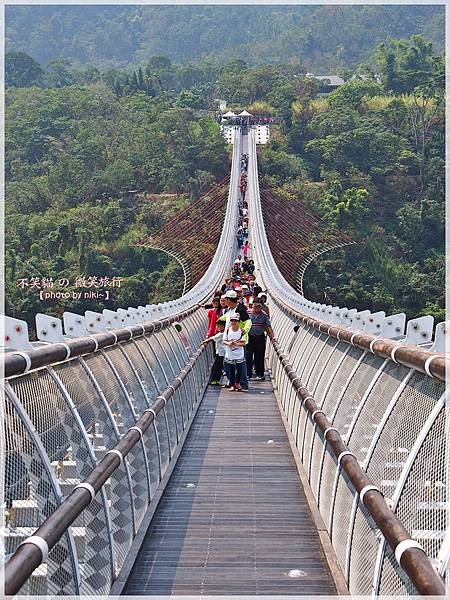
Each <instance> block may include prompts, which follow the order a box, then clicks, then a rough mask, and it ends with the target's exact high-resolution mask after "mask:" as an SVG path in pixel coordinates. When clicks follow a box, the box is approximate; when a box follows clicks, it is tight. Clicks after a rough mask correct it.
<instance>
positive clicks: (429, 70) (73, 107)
mask: <svg viewBox="0 0 450 600" xmlns="http://www.w3.org/2000/svg"><path fill="white" fill-rule="evenodd" d="M371 53H372V55H373V57H374V58H373V60H374V70H375V72H376V73H379V75H380V77H381V82H379V81H378V80H377V78H374V77H373V74H372V73H373V72H372V71H371V70H370V69H369V68H367V69H362V68H361V69H360V74H361V78H356V79H353V80H349V81H348V82H347V83H345V85H343V86H341V87H340V88H339V89H338V90H337V91H335V92H333V94H331V95H330V96H329V97H328V98H323V97H320V96H318V85H317V82H316V81H315V80H313V79H311V78H308V77H305V76H304V75H303V73H302V69H301V68H300V67H299V65H298V64H293V63H289V64H279V65H270V64H265V65H260V66H249V65H248V64H245V62H243V61H241V60H235V61H231V62H229V63H227V64H225V65H224V66H222V67H220V66H219V65H212V64H211V63H210V62H204V63H201V64H198V65H196V66H195V67H194V66H192V65H188V64H185V65H181V64H177V63H171V61H170V60H169V59H168V58H167V57H164V56H155V57H150V59H149V60H148V61H147V62H146V63H145V64H143V65H142V66H138V65H134V66H133V67H131V68H128V69H118V68H114V69H94V68H87V67H75V66H73V65H70V64H67V63H66V62H64V61H56V62H52V63H51V64H49V65H43V64H39V63H38V62H37V61H36V60H35V58H34V57H30V56H28V55H26V54H24V53H21V52H18V53H10V54H9V55H7V61H6V83H7V93H6V132H5V141H6V161H5V167H6V234H7V243H6V259H7V268H6V296H7V313H8V314H11V315H13V316H22V317H23V316H25V317H26V318H28V320H29V321H32V320H33V317H34V314H35V313H36V312H38V311H39V310H42V304H41V302H40V300H39V290H37V289H35V288H33V287H32V286H31V285H27V286H22V287H21V286H20V284H19V282H20V281H21V280H24V279H27V280H28V282H29V283H30V282H31V278H33V277H34V278H41V280H42V278H52V279H53V280H54V281H55V282H56V281H59V280H60V279H70V280H71V281H73V280H74V279H75V278H76V277H77V276H79V275H84V276H86V277H88V276H96V277H108V278H113V277H121V278H123V286H122V287H121V288H120V289H115V290H114V295H113V298H114V301H113V302H112V303H111V302H110V303H108V304H107V306H108V307H110V308H116V307H117V306H121V305H122V306H124V305H126V306H128V305H138V304H145V303H146V302H149V301H155V300H157V301H160V300H164V299H168V298H169V297H173V296H175V295H177V294H178V293H179V292H180V290H181V278H180V277H178V278H177V273H176V266H174V264H173V263H172V262H167V260H166V259H165V258H164V257H162V256H161V255H159V254H157V253H153V252H148V251H144V250H142V249H136V248H135V247H134V246H133V244H134V243H135V242H136V241H137V240H139V239H142V237H144V236H147V235H148V234H150V233H152V231H154V230H156V229H157V228H158V227H159V226H160V225H161V224H162V223H163V222H164V220H166V219H168V218H169V217H171V216H173V215H174V214H176V212H177V211H178V210H180V209H181V208H184V207H185V206H187V205H188V204H189V202H190V201H192V200H193V199H196V198H198V197H199V195H201V194H202V193H204V192H205V191H206V190H207V189H208V187H210V186H211V185H212V184H213V183H214V182H216V181H218V180H220V179H221V178H222V177H223V176H224V175H225V174H226V173H227V172H228V169H229V149H227V148H226V145H225V142H224V141H223V139H222V138H221V137H220V134H219V128H218V126H217V124H216V122H215V119H214V116H215V115H214V110H213V106H214V103H213V98H217V97H223V98H225V99H227V100H228V102H229V103H230V105H231V107H232V108H235V109H242V108H244V107H246V108H248V109H249V110H260V111H263V112H265V113H268V114H272V115H275V116H278V117H280V118H281V120H282V125H281V126H279V127H274V128H273V129H272V142H271V143H270V144H269V145H268V147H265V148H261V149H260V151H259V152H260V169H261V173H262V174H263V175H264V176H265V177H267V178H269V180H270V182H271V184H272V185H273V186H275V187H276V188H277V189H278V191H280V192H281V193H284V194H287V195H288V196H289V197H290V198H291V200H292V202H296V200H297V199H302V200H303V201H305V202H306V203H307V204H308V205H309V206H310V207H311V208H312V209H313V210H315V211H316V212H317V213H319V214H320V215H321V216H322V218H323V222H324V225H325V226H328V227H337V228H340V229H342V230H344V231H346V232H347V233H349V234H350V235H351V236H352V237H353V238H354V239H355V240H356V241H357V245H356V246H353V247H352V248H351V250H346V251H341V252H338V253H334V254H332V255H324V257H323V258H322V260H319V261H318V262H317V263H316V264H315V265H313V266H311V267H310V269H309V270H308V271H307V273H306V281H305V283H306V295H307V296H308V297H309V298H311V299H313V300H317V301H320V302H327V303H331V304H339V305H341V306H343V305H347V306H355V307H358V308H361V309H362V308H370V309H372V310H381V309H383V310H386V312H396V311H405V312H407V314H408V317H413V316H416V315H418V314H424V313H431V314H434V315H435V316H436V317H437V318H438V319H442V318H443V317H444V181H445V179H444V157H445V154H444V149H445V145H444V144H445V137H444V135H445V127H444V115H445V111H444V64H445V63H444V58H443V56H441V55H440V54H439V52H438V51H437V50H436V48H434V47H433V45H432V44H431V43H430V42H429V41H427V40H426V39H425V38H423V37H421V36H413V37H411V38H408V39H403V40H393V39H391V40H389V41H388V42H386V43H384V44H382V45H378V46H377V47H375V48H373V49H372V52H371ZM69 305H70V307H71V309H72V310H85V309H86V308H94V307H95V308H100V309H101V308H103V304H102V303H101V302H99V301H98V300H96V299H92V300H85V301H82V302H81V301H80V302H78V303H77V302H73V301H67V302H65V301H58V302H57V307H58V308H57V309H56V308H55V310H56V312H57V313H58V314H60V313H61V311H62V310H63V308H64V306H69ZM47 306H48V310H47ZM53 306H56V303H55V302H53V304H52V303H49V304H48V305H46V312H51V311H52V310H53V309H52V307H53Z"/></svg>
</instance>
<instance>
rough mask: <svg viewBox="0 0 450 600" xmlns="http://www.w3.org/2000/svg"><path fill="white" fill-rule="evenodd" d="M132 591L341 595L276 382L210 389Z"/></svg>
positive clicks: (147, 539)
mask: <svg viewBox="0 0 450 600" xmlns="http://www.w3.org/2000/svg"><path fill="white" fill-rule="evenodd" d="M269 440H270V441H271V442H270V443H269ZM192 483H193V484H194V485H195V487H187V486H188V484H192ZM291 569H300V570H301V571H303V572H304V575H303V576H301V577H299V578H291V577H289V576H288V575H287V573H288V572H289V571H290V570H291ZM123 594H125V595H163V594H180V595H182V594H192V595H206V594H209V595H225V594H241V595H242V594H246V595H262V594H266V595H267V594H277V595H283V594H285V595H286V594H287V595H293V594H296V595H300V594H303V595H336V589H335V586H334V584H333V580H332V577H331V574H330V571H329V568H328V565H327V562H326V560H325V556H324V554H323V551H322V548H321V546H320V543H319V537H318V534H317V532H316V531H315V529H314V525H313V522H312V518H311V514H310V510H309V508H308V505H307V502H306V499H305V495H304V492H303V489H302V487H301V484H300V482H299V478H298V474H297V470H296V467H295V463H294V459H293V457H292V453H291V450H290V447H289V443H288V440H287V437H286V433H285V430H284V427H283V424H282V421H281V417H280V414H279V411H278V407H277V403H276V400H275V397H274V395H273V390H272V387H271V384H270V382H264V383H259V382H258V383H256V382H255V383H253V382H251V390H250V391H249V392H246V393H232V392H229V391H228V390H225V389H223V390H220V389H217V388H212V387H210V388H209V389H208V390H207V392H206V394H205V397H204V398H203V400H202V404H201V406H200V408H199V410H198V413H197V415H196V417H195V419H194V422H193V424H192V427H191V431H190V432H189V434H188V437H187V439H186V443H185V446H184V448H183V450H182V452H181V455H180V457H179V459H178V463H177V464H176V467H175V470H174V472H173V474H172V477H171V479H170V481H169V483H168V485H167V488H166V490H165V492H164V494H163V497H162V500H161V502H160V505H159V506H158V508H157V510H156V513H155V515H154V518H153V520H152V522H151V525H150V527H149V530H148V532H147V533H146V536H145V540H144V542H143V544H142V547H141V550H140V552H139V554H138V557H137V560H136V562H135V564H134V566H133V569H132V571H131V573H130V576H129V578H128V581H127V584H126V586H125V588H124V590H123Z"/></svg>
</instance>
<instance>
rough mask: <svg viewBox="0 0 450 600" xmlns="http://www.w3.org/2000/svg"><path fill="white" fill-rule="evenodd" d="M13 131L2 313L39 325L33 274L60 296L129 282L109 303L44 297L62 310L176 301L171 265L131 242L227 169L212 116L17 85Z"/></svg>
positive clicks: (170, 104) (97, 92) (145, 100)
mask: <svg viewBox="0 0 450 600" xmlns="http://www.w3.org/2000/svg"><path fill="white" fill-rule="evenodd" d="M6 125H7V126H6V133H5V144H6V160H5V174H6V236H7V245H6V264H7V266H6V311H7V314H9V315H13V316H16V317H21V318H22V317H26V318H28V320H29V321H30V322H32V321H33V320H34V314H36V313H37V312H40V311H42V310H43V308H42V303H41V301H40V297H39V293H40V291H41V290H42V289H43V288H44V286H43V285H41V286H39V287H34V286H32V285H30V284H31V278H40V279H43V278H44V279H50V278H51V279H52V281H53V287H52V288H49V289H47V290H46V291H50V290H52V291H55V292H56V291H59V292H61V291H62V292H68V291H69V292H72V291H76V288H75V287H74V285H75V280H76V279H77V277H79V276H84V277H85V278H88V277H90V276H96V277H97V278H99V279H100V278H109V279H110V280H112V278H114V277H116V278H122V281H121V286H120V288H118V287H115V288H114V289H110V292H111V300H110V301H108V302H103V301H101V300H100V301H99V299H98V298H95V297H94V298H90V297H83V298H81V299H79V300H76V301H74V300H73V298H72V297H70V298H67V299H61V298H58V299H55V300H49V301H48V302H47V303H46V307H48V308H49V310H48V312H51V311H52V307H54V312H56V313H57V314H61V312H62V311H63V310H64V309H67V307H69V306H70V309H71V310H86V309H94V308H95V309H96V310H98V309H101V308H104V307H108V308H113V309H114V308H117V307H118V306H132V305H134V306H137V305H139V304H145V303H147V302H151V301H161V300H165V299H168V298H169V297H172V296H176V295H177V294H178V295H179V293H180V292H181V289H182V277H181V273H180V272H179V271H178V270H177V269H178V267H177V266H176V263H175V264H174V263H173V262H172V261H168V259H167V257H166V256H165V255H161V254H160V253H155V252H152V251H148V250H143V249H139V248H135V247H133V244H135V243H136V242H137V241H138V240H140V239H142V238H143V237H144V236H145V235H148V234H149V233H151V232H152V231H154V230H155V229H157V228H158V227H159V226H161V225H162V223H163V222H164V221H165V220H167V219H168V218H170V217H172V216H173V215H174V214H176V213H177V212H178V211H179V210H180V209H182V208H184V207H185V206H186V205H187V204H188V202H189V201H190V199H193V198H196V197H198V196H199V195H201V194H202V193H204V192H205V191H206V190H207V189H208V187H210V185H211V184H212V183H214V182H215V181H216V180H220V179H222V178H223V177H224V176H225V175H226V174H227V172H228V170H229V161H228V156H227V151H226V147H225V142H224V141H223V139H222V138H221V137H220V133H219V128H218V126H217V125H216V124H215V123H214V122H212V121H211V119H209V118H207V117H204V116H201V115H200V116H196V115H195V114H194V113H193V112H192V110H190V109H187V108H181V107H179V106H177V103H176V101H174V99H173V98H172V99H171V98H166V97H164V96H159V97H156V98H151V97H148V96H146V95H145V94H144V93H143V92H138V93H136V94H134V95H132V96H124V97H120V98H118V97H116V96H115V95H114V94H113V93H112V92H111V91H110V90H108V89H107V88H106V86H105V85H104V84H102V83H95V84H91V85H72V86H67V87H61V88H55V89H38V88H36V87H30V88H21V89H19V88H10V89H8V90H7V94H6ZM168 192H169V193H170V194H171V197H170V202H169V203H168V202H167V200H168V197H167V195H165V194H167V193H168ZM22 280H26V281H27V284H26V285H25V284H24V282H23V281H22ZM60 280H64V281H66V280H69V281H70V286H68V287H64V284H63V286H62V287H61V284H60V283H58V282H59V281H60ZM21 281H22V283H20V282H21ZM44 285H45V284H44ZM88 291H90V290H88ZM92 291H105V290H104V289H100V288H96V287H95V286H94V287H93V288H92ZM46 311H47V308H46Z"/></svg>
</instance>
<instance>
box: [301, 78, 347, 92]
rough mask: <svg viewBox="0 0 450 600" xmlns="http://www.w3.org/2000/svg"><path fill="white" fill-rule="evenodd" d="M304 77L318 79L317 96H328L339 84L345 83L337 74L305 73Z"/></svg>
mask: <svg viewBox="0 0 450 600" xmlns="http://www.w3.org/2000/svg"><path fill="white" fill-rule="evenodd" d="M306 77H311V78H313V79H317V80H318V81H320V83H321V85H320V88H319V96H328V94H330V93H331V92H334V90H337V88H338V87H339V86H341V85H342V84H344V83H345V81H344V80H343V79H342V77H339V76H338V75H314V73H306Z"/></svg>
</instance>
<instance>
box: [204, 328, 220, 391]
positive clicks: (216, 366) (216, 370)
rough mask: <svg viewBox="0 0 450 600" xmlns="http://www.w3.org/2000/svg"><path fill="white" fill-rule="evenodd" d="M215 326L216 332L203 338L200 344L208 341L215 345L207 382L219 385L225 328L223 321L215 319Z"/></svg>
mask: <svg viewBox="0 0 450 600" xmlns="http://www.w3.org/2000/svg"><path fill="white" fill-rule="evenodd" d="M216 328H217V329H218V332H217V333H216V334H214V335H212V336H210V337H208V338H206V340H203V342H202V345H206V344H207V343H208V342H214V343H215V346H216V358H215V360H214V363H213V366H212V367H211V375H210V381H209V383H210V384H211V385H220V380H221V379H222V373H223V359H224V357H225V345H224V343H223V332H224V330H225V321H217V323H216Z"/></svg>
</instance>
